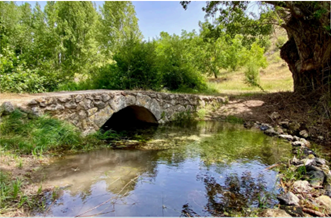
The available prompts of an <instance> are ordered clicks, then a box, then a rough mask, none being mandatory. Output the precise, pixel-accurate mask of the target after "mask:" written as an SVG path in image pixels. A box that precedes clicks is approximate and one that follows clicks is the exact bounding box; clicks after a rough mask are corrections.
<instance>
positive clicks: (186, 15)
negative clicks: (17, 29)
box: [17, 1, 206, 39]
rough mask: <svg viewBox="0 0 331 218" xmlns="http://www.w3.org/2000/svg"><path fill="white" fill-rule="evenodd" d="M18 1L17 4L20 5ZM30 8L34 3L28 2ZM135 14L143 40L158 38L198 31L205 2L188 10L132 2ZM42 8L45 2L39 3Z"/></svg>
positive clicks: (174, 4) (176, 5)
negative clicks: (161, 33)
mask: <svg viewBox="0 0 331 218" xmlns="http://www.w3.org/2000/svg"><path fill="white" fill-rule="evenodd" d="M22 3H23V1H18V2H17V4H19V5H20V4H22ZM28 3H30V4H31V5H32V6H34V5H35V2H32V1H28ZM95 3H96V4H97V6H99V5H102V4H103V1H97V2H95ZM132 3H133V5H134V6H135V9H136V14H137V17H138V19H139V28H140V30H141V31H142V33H143V35H144V37H145V39H148V38H153V37H156V36H159V34H160V32H161V31H165V32H168V33H169V34H174V33H175V34H178V35H179V34H180V33H181V31H182V29H184V30H187V31H192V30H193V29H195V30H196V31H198V30H199V25H198V22H199V21H203V20H204V15H205V13H204V12H203V11H202V7H203V6H205V4H206V2H205V1H193V2H191V3H190V4H189V6H188V9H187V10H184V9H183V7H182V6H181V5H180V3H179V1H133V2H132ZM39 4H40V5H41V6H42V8H43V7H44V6H45V5H46V2H45V1H43V2H39Z"/></svg>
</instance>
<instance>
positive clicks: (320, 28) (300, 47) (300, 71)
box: [181, 1, 331, 94]
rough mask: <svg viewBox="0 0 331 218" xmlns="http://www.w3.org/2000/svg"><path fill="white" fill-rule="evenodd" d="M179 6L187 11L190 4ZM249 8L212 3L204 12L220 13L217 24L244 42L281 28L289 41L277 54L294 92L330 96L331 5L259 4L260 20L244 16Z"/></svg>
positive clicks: (320, 3)
mask: <svg viewBox="0 0 331 218" xmlns="http://www.w3.org/2000/svg"><path fill="white" fill-rule="evenodd" d="M265 3H266V4H265ZM181 4H182V5H183V7H184V8H185V9H186V8H187V5H188V4H189V2H188V1H182V2H181ZM249 4H250V2H248V1H242V2H238V1H233V2H226V1H211V2H207V5H206V7H205V8H203V10H204V11H205V12H206V14H207V16H215V14H216V13H219V17H218V19H219V22H220V23H222V24H224V26H225V27H226V32H228V33H229V34H233V33H241V34H244V35H245V36H246V39H249V38H250V37H254V36H261V35H266V34H268V30H270V28H271V25H272V24H279V25H281V26H282V27H283V28H285V29H286V31H287V34H288V41H287V42H286V43H285V44H284V46H283V47H282V48H281V52H280V53H281V57H282V58H283V59H284V60H285V61H286V62H287V63H288V65H289V68H290V71H291V72H292V76H293V82H294V91H295V92H296V93H302V94H309V93H311V92H319V93H325V92H329V93H330V92H331V82H330V81H331V67H330V63H331V29H330V2H290V1H284V2H283V1H273V2H269V1H266V2H263V3H260V10H261V12H260V16H257V15H256V14H253V13H247V11H248V5H249ZM277 17H278V18H279V19H276V18H277ZM254 30H255V33H254Z"/></svg>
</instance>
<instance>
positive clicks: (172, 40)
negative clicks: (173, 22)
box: [157, 32, 207, 90]
mask: <svg viewBox="0 0 331 218" xmlns="http://www.w3.org/2000/svg"><path fill="white" fill-rule="evenodd" d="M182 35H183V36H182V38H180V37H179V36H177V35H173V36H170V35H169V34H168V33H165V32H162V33H161V34H160V36H161V37H160V39H159V40H158V42H157V54H158V69H159V70H160V72H161V74H162V78H163V86H164V87H165V88H167V89H170V90H177V89H196V90H204V89H206V88H207V85H206V82H205V80H204V78H203V77H202V76H201V74H200V72H199V70H198V68H197V67H196V66H195V64H194V61H195V59H194V54H192V53H190V52H189V46H190V44H189V42H186V43H185V40H187V38H186V37H187V36H185V32H184V33H183V34H182ZM187 41H188V40H187Z"/></svg>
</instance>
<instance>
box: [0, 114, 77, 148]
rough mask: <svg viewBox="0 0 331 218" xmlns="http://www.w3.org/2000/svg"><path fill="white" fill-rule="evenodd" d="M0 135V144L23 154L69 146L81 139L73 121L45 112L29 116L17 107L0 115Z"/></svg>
mask: <svg viewBox="0 0 331 218" xmlns="http://www.w3.org/2000/svg"><path fill="white" fill-rule="evenodd" d="M0 137H1V140H0V146H2V147H3V148H5V149H11V150H16V151H17V152H18V153H25V154H29V153H32V154H42V153H43V152H44V151H48V150H51V149H56V148H72V147H74V146H75V145H77V144H79V143H81V142H82V139H81V136H80V133H79V132H78V131H77V130H76V129H75V127H73V126H72V125H70V124H67V123H66V122H64V121H60V120H57V119H53V118H49V117H47V116H42V117H35V118H32V119H31V118H28V117H27V115H26V114H24V113H22V112H21V111H19V110H16V111H14V112H13V113H11V114H10V115H8V116H7V117H3V118H2V122H1V124H0Z"/></svg>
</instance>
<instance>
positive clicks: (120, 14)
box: [98, 1, 142, 56]
mask: <svg viewBox="0 0 331 218" xmlns="http://www.w3.org/2000/svg"><path fill="white" fill-rule="evenodd" d="M100 12H101V16H100V17H99V19H100V32H99V37H98V38H99V41H100V44H101V47H102V50H103V52H104V53H105V55H106V56H110V55H113V54H115V53H116V51H117V50H118V49H119V48H120V46H123V45H124V44H125V42H126V41H127V40H132V39H135V40H137V41H140V40H141V39H142V34H141V32H140V30H139V26H138V18H137V17H136V12H135V9H134V6H133V5H132V3H131V2H128V1H105V3H104V4H103V6H102V7H100Z"/></svg>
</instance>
